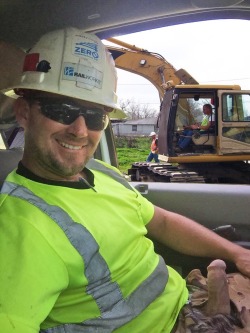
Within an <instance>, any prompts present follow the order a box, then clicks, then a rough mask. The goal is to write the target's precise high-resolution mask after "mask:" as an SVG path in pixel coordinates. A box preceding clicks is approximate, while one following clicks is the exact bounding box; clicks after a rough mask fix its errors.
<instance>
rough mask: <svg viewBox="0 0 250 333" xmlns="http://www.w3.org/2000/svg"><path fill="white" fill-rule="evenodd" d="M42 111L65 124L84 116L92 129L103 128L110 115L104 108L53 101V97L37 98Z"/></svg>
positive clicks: (99, 129)
mask: <svg viewBox="0 0 250 333" xmlns="http://www.w3.org/2000/svg"><path fill="white" fill-rule="evenodd" d="M37 100H38V102H39V104H40V110H41V113H42V114H43V115H44V116H45V117H47V118H49V119H51V120H54V121H57V122H59V123H61V124H64V125H70V124H72V123H73V122H74V121H75V120H76V119H77V118H78V117H79V116H83V117H84V119H85V123H86V126H87V128H88V129H89V130H92V131H101V130H103V129H104V128H105V127H106V126H107V123H108V117H107V115H106V114H105V112H104V111H103V110H102V109H98V108H87V107H84V106H78V105H73V104H72V102H70V103H67V102H65V103H63V102H59V101H56V102H55V101H52V100H51V99H47V100H45V99H37Z"/></svg>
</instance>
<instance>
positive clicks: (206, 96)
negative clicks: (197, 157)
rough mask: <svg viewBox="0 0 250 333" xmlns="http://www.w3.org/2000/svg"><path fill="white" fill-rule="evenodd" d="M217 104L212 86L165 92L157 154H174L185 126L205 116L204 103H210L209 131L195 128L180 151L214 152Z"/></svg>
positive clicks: (190, 153) (196, 122)
mask: <svg viewBox="0 0 250 333" xmlns="http://www.w3.org/2000/svg"><path fill="white" fill-rule="evenodd" d="M216 103H217V99H216V91H215V90H212V89H210V90H209V89H199V90H198V91H197V89H195V88H193V87H192V88H190V89H187V88H185V89H182V88H179V89H178V88H175V89H172V90H169V91H167V92H166V94H165V97H164V100H163V103H162V106H161V113H160V118H159V122H158V125H159V150H160V154H165V155H168V156H176V155H177V154H176V152H175V151H176V147H177V146H178V141H179V139H180V137H181V136H183V131H184V128H185V127H187V126H190V125H193V124H200V123H201V122H202V119H203V117H204V114H203V111H202V109H203V105H205V104H210V105H211V106H212V112H213V125H212V126H211V127H210V129H209V130H208V131H198V130H194V131H193V134H192V135H191V136H190V137H189V140H190V143H189V145H188V147H187V148H186V149H185V150H184V151H183V152H182V154H189V155H192V154H204V153H209V154H215V153H216V135H217V133H218V126H217V123H218V121H217V105H216ZM164 118H165V119H164ZM164 132H165V133H164ZM163 133H164V134H163ZM164 138H165V140H164ZM164 141H165V142H164Z"/></svg>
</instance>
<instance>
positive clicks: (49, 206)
mask: <svg viewBox="0 0 250 333" xmlns="http://www.w3.org/2000/svg"><path fill="white" fill-rule="evenodd" d="M111 60H112V59H111V58H110V55H109V54H107V53H106V51H105V49H104V47H103V45H102V43H101V42H100V40H99V39H98V38H97V37H96V36H93V35H89V34H86V33H84V32H82V31H79V30H77V29H65V30H62V31H61V30H59V31H56V32H52V33H49V34H47V35H45V36H44V37H42V39H41V40H40V41H39V42H38V43H37V44H36V46H35V47H34V48H33V49H31V51H30V53H29V54H28V56H27V57H26V60H25V64H24V72H23V74H22V77H21V78H20V80H19V82H18V81H17V82H16V84H15V86H14V87H13V88H14V91H15V92H16V94H18V95H19V98H18V99H17V101H16V103H15V112H16V117H17V120H18V122H19V123H20V125H21V126H22V127H23V128H24V131H25V147H24V155H23V158H22V161H21V162H20V163H19V165H18V168H17V170H15V171H13V172H12V173H11V174H10V175H9V176H8V177H7V179H6V181H5V183H4V185H3V187H2V192H1V201H0V204H1V209H0V257H1V258H0V265H1V267H0V285H1V292H0V304H1V307H0V327H1V331H2V332H4V333H14V332H15V333H17V332H18V333H38V332H40V333H42V332H43V333H45V332H46V333H52V332H53V333H59V332H64V333H65V332H66V333H73V332H101V333H103V332H118V333H125V332H133V333H136V332H148V333H149V332H150V333H151V332H154V333H158V332H170V331H171V330H172V328H173V326H174V324H175V322H176V319H177V316H178V313H179V312H180V310H181V308H182V307H183V305H184V304H185V303H186V301H187V299H188V291H187V288H186V284H185V281H184V280H183V279H182V278H181V276H180V275H179V274H178V273H177V272H176V271H175V270H173V269H172V268H171V267H166V266H165V264H164V262H163V260H162V259H161V258H160V257H159V256H158V255H157V254H155V252H154V250H153V244H152V242H151V241H150V240H149V239H147V238H146V237H145V235H146V233H148V234H149V235H150V236H151V237H154V238H156V239H158V240H159V241H161V242H163V243H165V244H167V245H168V246H171V247H173V248H175V249H176V250H179V251H181V252H183V253H186V254H192V255H200V256H210V257H214V258H217V257H220V258H223V259H228V260H231V261H233V262H234V263H235V264H236V265H237V267H238V269H239V270H241V271H242V273H244V274H246V275H248V276H250V256H249V254H250V251H248V250H245V249H243V248H241V247H239V246H236V245H233V244H232V243H230V242H229V241H227V240H225V239H222V238H220V237H219V236H216V235H215V234H214V233H212V232H210V231H209V230H207V229H205V228H203V227H202V226H200V225H198V224H196V223H195V222H193V221H191V220H190V219H188V218H185V217H183V216H180V215H178V214H175V213H172V212H168V211H165V210H163V209H161V208H159V207H154V206H153V205H152V204H151V203H150V202H148V201H147V200H146V199H145V198H143V197H142V196H141V195H140V194H139V193H138V192H137V191H136V190H135V189H133V188H132V187H130V185H129V184H128V183H126V182H124V179H123V178H122V177H121V176H120V174H119V172H118V171H117V170H116V169H114V168H112V167H110V166H109V165H106V164H104V163H100V162H97V161H92V160H91V157H92V156H93V154H94V151H95V149H96V147H97V144H98V142H99V140H100V138H101V135H102V130H103V129H104V128H105V126H106V124H107V112H109V111H110V110H111V109H112V107H113V108H114V107H116V102H115V94H114V91H115V86H116V74H115V69H114V64H113V62H112V61H111ZM41 62H42V63H41ZM95 100H96V102H95ZM88 162H89V164H88V165H89V167H86V164H87V163H88Z"/></svg>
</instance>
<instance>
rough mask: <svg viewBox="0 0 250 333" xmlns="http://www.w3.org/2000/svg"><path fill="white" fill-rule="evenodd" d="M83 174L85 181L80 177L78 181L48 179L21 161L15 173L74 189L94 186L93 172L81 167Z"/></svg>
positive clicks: (44, 182) (39, 181)
mask: <svg viewBox="0 0 250 333" xmlns="http://www.w3.org/2000/svg"><path fill="white" fill-rule="evenodd" d="M83 171H84V174H85V175H86V178H87V179H86V181H87V182H84V181H83V179H82V178H80V179H79V181H74V182H71V181H57V180H50V179H46V178H42V177H40V176H37V175H36V174H34V173H33V172H32V171H30V170H29V169H27V168H26V167H25V166H24V165H23V163H22V162H19V163H18V167H17V170H16V173H17V174H18V175H20V176H23V177H25V178H28V179H30V180H33V181H35V182H38V183H42V184H47V185H54V186H63V187H71V188H76V189H89V188H90V187H94V186H95V184H94V174H93V173H92V171H90V170H89V169H87V168H84V169H83ZM89 185H90V186H89Z"/></svg>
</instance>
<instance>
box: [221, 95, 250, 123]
mask: <svg viewBox="0 0 250 333" xmlns="http://www.w3.org/2000/svg"><path fill="white" fill-rule="evenodd" d="M222 117H223V121H224V122H227V121H228V122H239V121H250V95H248V94H223V97H222Z"/></svg>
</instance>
